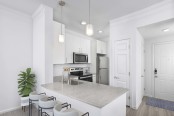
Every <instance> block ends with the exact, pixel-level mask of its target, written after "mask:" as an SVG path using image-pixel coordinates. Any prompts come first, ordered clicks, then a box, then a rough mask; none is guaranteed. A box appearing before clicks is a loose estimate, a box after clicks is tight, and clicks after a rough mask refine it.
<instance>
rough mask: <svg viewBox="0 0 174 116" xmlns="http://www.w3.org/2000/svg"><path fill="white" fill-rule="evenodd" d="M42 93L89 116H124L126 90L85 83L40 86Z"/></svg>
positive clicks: (73, 82) (72, 82)
mask: <svg viewBox="0 0 174 116" xmlns="http://www.w3.org/2000/svg"><path fill="white" fill-rule="evenodd" d="M42 87H43V91H45V92H46V93H47V95H49V96H55V97H56V98H57V100H59V101H61V102H68V103H70V104H71V105H72V107H73V108H76V109H78V110H79V111H81V112H89V113H90V116H126V92H127V89H124V88H117V87H111V86H107V85H101V84H96V83H91V82H85V81H74V80H72V81H71V84H65V83H62V82H56V83H50V84H44V85H42Z"/></svg>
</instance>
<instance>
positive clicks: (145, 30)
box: [138, 19, 174, 39]
mask: <svg viewBox="0 0 174 116" xmlns="http://www.w3.org/2000/svg"><path fill="white" fill-rule="evenodd" d="M138 30H139V31H140V33H141V34H142V36H143V38H144V39H153V38H160V37H167V36H174V19H169V20H165V21H161V22H157V23H154V24H150V25H146V26H143V27H139V28H138Z"/></svg>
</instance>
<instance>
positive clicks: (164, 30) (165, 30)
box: [162, 28, 170, 32]
mask: <svg viewBox="0 0 174 116" xmlns="http://www.w3.org/2000/svg"><path fill="white" fill-rule="evenodd" d="M162 31H163V32H168V31H170V29H169V28H167V29H163V30H162Z"/></svg>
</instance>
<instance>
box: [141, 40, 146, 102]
mask: <svg viewBox="0 0 174 116" xmlns="http://www.w3.org/2000/svg"><path fill="white" fill-rule="evenodd" d="M144 50H145V49H144V40H142V42H141V97H142V99H143V97H144V92H145V87H144V80H145V79H144V73H145V72H144V71H145V68H144Z"/></svg>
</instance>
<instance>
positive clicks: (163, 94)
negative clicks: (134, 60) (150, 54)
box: [154, 42, 174, 101]
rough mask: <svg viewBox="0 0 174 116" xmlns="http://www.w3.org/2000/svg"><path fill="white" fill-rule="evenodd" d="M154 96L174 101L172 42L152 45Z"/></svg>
mask: <svg viewBox="0 0 174 116" xmlns="http://www.w3.org/2000/svg"><path fill="white" fill-rule="evenodd" d="M155 69H156V74H155V71H154V78H155V97H156V98H160V99H165V100H171V101H174V42H170V43H161V44H155V46H154V70H155Z"/></svg>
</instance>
